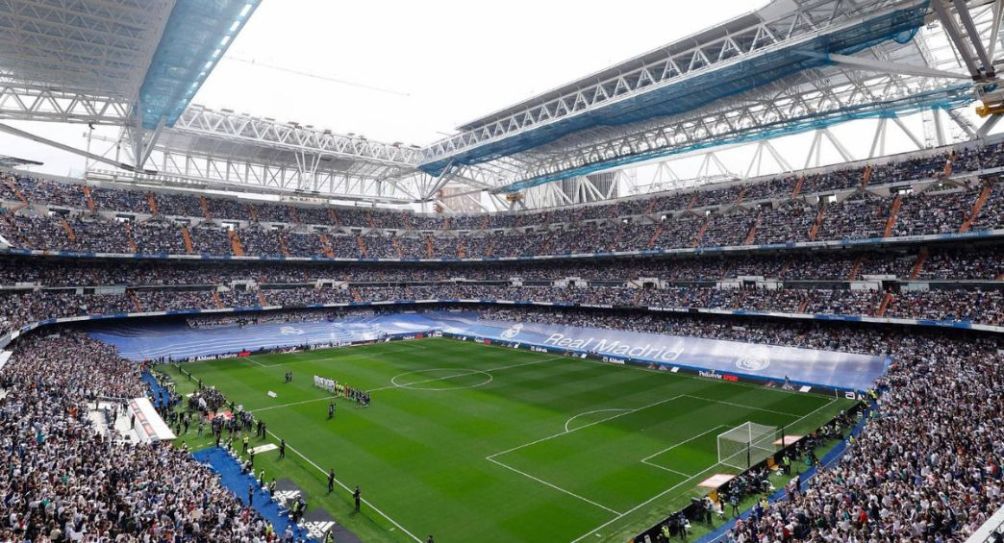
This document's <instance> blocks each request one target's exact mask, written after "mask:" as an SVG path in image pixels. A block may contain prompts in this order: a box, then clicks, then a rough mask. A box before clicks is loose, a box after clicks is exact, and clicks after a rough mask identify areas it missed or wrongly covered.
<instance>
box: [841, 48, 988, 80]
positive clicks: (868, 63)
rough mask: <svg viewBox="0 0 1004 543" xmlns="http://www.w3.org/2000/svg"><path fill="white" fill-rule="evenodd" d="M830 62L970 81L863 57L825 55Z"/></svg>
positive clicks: (920, 67)
mask: <svg viewBox="0 0 1004 543" xmlns="http://www.w3.org/2000/svg"><path fill="white" fill-rule="evenodd" d="M827 58H829V59H830V60H831V61H833V62H836V63H837V64H844V65H847V66H850V67H852V68H858V69H863V70H871V71H873V72H880V73H886V74H903V75H917V76H921V77H944V78H946V79H971V77H972V76H969V75H966V74H959V73H955V72H949V71H947V70H937V69H934V68H930V67H927V66H914V65H909V64H899V63H895V62H883V61H880V60H872V59H869V58H865V57H854V56H850V55H832V54H831V55H827Z"/></svg>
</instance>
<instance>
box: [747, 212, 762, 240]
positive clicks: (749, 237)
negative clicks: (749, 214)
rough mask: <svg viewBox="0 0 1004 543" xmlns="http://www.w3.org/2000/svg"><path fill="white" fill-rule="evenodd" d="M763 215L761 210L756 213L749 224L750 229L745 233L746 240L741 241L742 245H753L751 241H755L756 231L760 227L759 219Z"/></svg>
mask: <svg viewBox="0 0 1004 543" xmlns="http://www.w3.org/2000/svg"><path fill="white" fill-rule="evenodd" d="M762 215H763V208H760V210H758V211H757V212H756V217H754V218H753V223H752V224H750V229H749V231H748V232H746V239H744V240H743V245H753V241H754V240H756V229H757V226H760V218H761V216H762Z"/></svg>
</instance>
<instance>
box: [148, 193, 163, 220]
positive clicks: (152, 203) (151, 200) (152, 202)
mask: <svg viewBox="0 0 1004 543" xmlns="http://www.w3.org/2000/svg"><path fill="white" fill-rule="evenodd" d="M146 205H147V207H149V208H150V214H151V215H158V214H159V213H160V211H159V210H158V208H157V197H156V196H154V195H153V193H152V192H148V193H146Z"/></svg>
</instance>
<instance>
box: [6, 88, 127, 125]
mask: <svg viewBox="0 0 1004 543" xmlns="http://www.w3.org/2000/svg"><path fill="white" fill-rule="evenodd" d="M0 80H2V77H0ZM131 108H132V104H131V103H130V102H129V101H127V100H123V99H120V98H113V97H110V96H97V95H93V94H82V93H72V92H62V91H58V90H53V89H51V88H45V87H41V86H38V87H36V86H26V85H19V84H3V83H0V119H8V120H20V121H52V122H63V123H87V124H95V125H98V124H102V125H121V124H123V123H124V122H125V120H126V119H128V118H129V112H130V110H131Z"/></svg>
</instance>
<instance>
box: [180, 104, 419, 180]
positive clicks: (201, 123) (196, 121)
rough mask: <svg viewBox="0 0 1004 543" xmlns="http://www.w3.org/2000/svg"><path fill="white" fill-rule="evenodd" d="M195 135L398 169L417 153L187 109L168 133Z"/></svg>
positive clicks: (402, 147) (300, 127)
mask: <svg viewBox="0 0 1004 543" xmlns="http://www.w3.org/2000/svg"><path fill="white" fill-rule="evenodd" d="M186 133H189V134H195V135H200V136H207V137H217V138H222V139H226V140H230V141H240V142H247V143H250V144H253V145H255V146H261V147H267V148H274V149H281V150H287V151H295V152H302V151H308V152H311V153H316V154H319V155H322V156H331V157H339V158H349V159H353V160H360V161H366V162H370V163H374V164H384V165H388V166H394V167H398V168H402V169H408V170H410V169H414V166H415V165H417V164H418V162H419V160H420V159H421V150H420V149H417V148H413V147H409V146H406V145H402V144H387V143H381V142H376V141H370V140H368V139H366V138H365V137H363V136H346V135H341V134H335V133H332V132H331V131H330V130H319V129H316V128H313V127H311V126H303V125H299V124H296V123H282V122H278V121H275V120H273V119H267V118H262V117H253V116H251V115H247V114H243V113H234V112H230V111H225V110H222V111H216V110H211V109H208V108H205V107H201V106H192V107H189V108H188V109H187V110H186V111H185V113H184V114H182V116H181V118H179V119H178V122H177V123H176V124H175V125H174V128H172V129H171V134H174V135H183V134H186Z"/></svg>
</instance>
